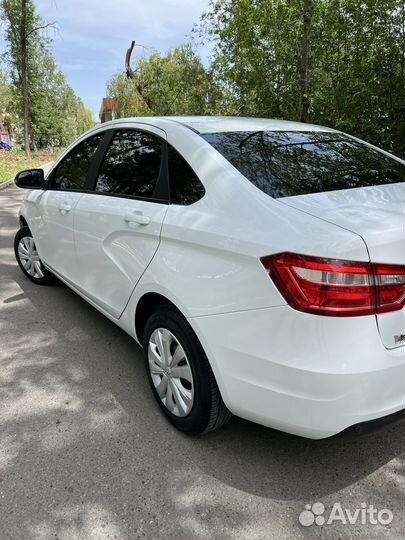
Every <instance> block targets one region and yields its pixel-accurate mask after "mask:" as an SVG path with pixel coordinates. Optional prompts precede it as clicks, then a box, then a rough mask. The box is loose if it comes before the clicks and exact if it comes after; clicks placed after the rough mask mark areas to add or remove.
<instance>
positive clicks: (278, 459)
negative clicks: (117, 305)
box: [0, 188, 405, 540]
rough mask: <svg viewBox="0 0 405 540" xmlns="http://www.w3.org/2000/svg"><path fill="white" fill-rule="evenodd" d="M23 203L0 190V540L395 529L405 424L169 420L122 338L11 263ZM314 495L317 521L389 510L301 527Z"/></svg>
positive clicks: (401, 498)
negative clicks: (300, 431) (296, 425)
mask: <svg viewBox="0 0 405 540" xmlns="http://www.w3.org/2000/svg"><path fill="white" fill-rule="evenodd" d="M20 200H21V193H20V192H19V191H18V190H17V189H15V188H7V189H5V190H3V191H0V540H10V539H12V540H31V539H35V540H51V539H52V540H56V539H59V540H60V539H63V540H80V539H83V540H93V539H94V540H104V539H117V540H119V539H125V540H135V539H137V538H147V539H151V540H152V539H153V540H160V539H165V540H172V539H173V540H174V539H176V540H177V539H178V540H182V539H184V540H190V539H196V540H200V539H201V540H212V539H218V540H231V539H232V540H233V539H239V538H240V539H243V540H253V539H254V540H258V539H266V540H267V539H274V540H284V539H288V540H290V539H291V540H295V539H299V538H310V539H314V538H323V539H333V540H336V539H339V538H342V539H343V538H344V539H346V538H361V539H363V538H364V539H365V540H370V539H378V540H381V539H384V538H387V539H395V540H396V539H400V538H401V539H402V538H404V537H405V510H404V508H405V481H404V474H405V446H404V443H405V423H403V424H398V425H396V426H391V427H386V428H384V429H383V430H381V431H379V432H378V433H374V434H368V435H364V436H359V437H355V438H352V437H347V436H338V437H335V438H332V439H329V440H324V441H318V442H317V441H310V440H305V439H301V438H298V437H293V436H289V435H286V434H282V433H279V432H277V431H273V430H270V429H266V428H264V427H260V426H257V425H255V424H252V423H249V422H245V421H242V420H239V419H236V418H235V419H232V420H231V422H230V423H229V424H228V425H227V426H226V427H225V428H223V429H222V430H220V431H218V432H215V433H212V434H210V435H207V436H205V437H197V438H189V437H187V436H184V435H182V434H180V433H178V432H176V431H175V430H174V429H173V428H172V427H171V426H170V425H169V424H168V423H167V422H166V420H165V419H164V418H163V417H162V415H161V413H160V412H159V410H158V407H157V405H156V404H155V403H154V400H153V398H152V395H151V393H150V391H149V388H148V383H147V379H146V375H145V373H144V366H143V361H142V355H141V351H140V349H139V347H138V346H137V345H136V344H135V342H134V341H132V340H131V338H130V337H129V336H127V335H126V334H125V333H123V332H122V331H121V330H119V329H118V328H117V327H116V326H114V325H113V324H112V323H111V322H109V321H108V320H107V319H106V318H104V317H103V316H102V315H100V314H99V313H98V312H97V311H96V310H94V309H93V308H92V307H90V306H89V305H88V304H87V303H86V302H85V301H84V300H82V299H81V298H79V297H78V296H77V295H76V294H75V293H73V292H71V291H70V290H69V289H68V288H67V287H65V286H62V285H61V286H54V287H40V286H36V285H34V284H33V283H31V282H30V281H29V280H28V279H26V278H25V276H24V275H23V274H22V272H21V271H20V270H19V268H18V267H17V265H16V263H15V260H14V255H13V250H12V242H13V237H14V234H15V231H16V228H17V220H16V215H17V210H18V206H19V202H20ZM297 346H299V344H297ZM404 391H405V382H404ZM314 502H322V503H323V504H324V505H325V507H326V512H325V513H324V516H326V517H328V515H329V513H330V510H331V508H332V506H333V505H334V504H335V503H340V504H341V505H342V509H343V510H346V509H349V510H350V511H351V512H352V513H353V512H355V510H356V509H357V508H361V506H360V505H361V503H366V504H367V505H371V504H372V505H374V507H376V508H377V509H378V510H382V509H389V510H390V511H391V512H393V521H392V522H391V523H390V524H389V525H382V524H374V525H372V524H370V523H366V524H361V519H360V518H359V519H358V521H357V523H356V524H354V525H350V524H343V523H342V522H341V521H340V522H337V521H334V522H333V523H332V524H329V525H328V524H325V525H312V526H308V527H304V526H302V525H301V524H300V523H299V519H298V518H299V515H300V513H301V512H302V511H303V510H304V508H305V504H307V503H314ZM307 517H308V516H307ZM383 517H385V518H386V517H387V516H386V515H385V516H383Z"/></svg>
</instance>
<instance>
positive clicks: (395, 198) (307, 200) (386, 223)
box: [278, 183, 405, 348]
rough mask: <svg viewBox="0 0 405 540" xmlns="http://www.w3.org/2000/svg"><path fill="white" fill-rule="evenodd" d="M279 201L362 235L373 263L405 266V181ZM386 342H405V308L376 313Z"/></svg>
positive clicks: (390, 344)
mask: <svg viewBox="0 0 405 540" xmlns="http://www.w3.org/2000/svg"><path fill="white" fill-rule="evenodd" d="M278 201H279V202H281V203H283V204H287V205H289V206H292V207H294V208H297V209H299V210H301V211H303V212H306V213H308V214H310V215H313V216H316V217H319V218H321V219H324V220H326V221H328V222H330V223H333V224H335V225H338V226H340V227H343V228H345V229H347V230H350V231H352V232H354V233H356V234H358V235H360V236H361V237H362V238H363V240H364V242H365V244H366V246H367V249H368V252H369V255H370V261H371V262H374V263H385V264H399V265H405V183H398V184H389V185H380V186H369V187H364V188H354V189H344V190H340V191H330V192H322V193H312V194H307V195H299V196H293V197H284V198H281V199H278ZM377 324H378V328H379V332H380V335H381V339H382V341H383V344H384V345H385V347H387V348H395V347H399V346H403V345H405V309H402V310H401V311H394V312H390V313H384V314H379V315H377Z"/></svg>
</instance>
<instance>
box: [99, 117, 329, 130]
mask: <svg viewBox="0 0 405 540" xmlns="http://www.w3.org/2000/svg"><path fill="white" fill-rule="evenodd" d="M132 122H135V123H142V124H148V125H151V126H155V127H157V128H160V129H165V127H166V128H167V127H168V126H169V125H171V126H172V127H174V126H176V124H177V126H178V127H179V128H181V127H182V128H183V129H184V128H185V127H186V128H188V129H190V130H192V131H194V132H195V133H201V134H203V133H220V132H225V131H228V132H232V131H324V132H336V130H334V129H330V128H327V127H323V126H317V125H315V124H305V123H303V122H292V121H289V120H277V119H273V120H272V119H268V118H247V117H237V116H147V117H131V118H121V119H117V120H112V121H110V122H106V123H105V124H101V125H98V128H100V127H103V128H109V127H114V125H117V124H125V123H132Z"/></svg>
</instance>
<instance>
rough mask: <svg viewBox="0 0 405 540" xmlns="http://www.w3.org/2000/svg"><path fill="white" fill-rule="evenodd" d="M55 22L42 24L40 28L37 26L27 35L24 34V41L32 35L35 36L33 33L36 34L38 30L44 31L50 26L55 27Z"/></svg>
mask: <svg viewBox="0 0 405 540" xmlns="http://www.w3.org/2000/svg"><path fill="white" fill-rule="evenodd" d="M55 24H56V21H53V22H50V23H46V24H43V25H42V26H37V27H36V28H33V29H32V30H30V31H29V32H28V34H25V39H27V38H29V36H31V35H32V34H35V32H38V31H39V30H45V28H49V27H50V26H55Z"/></svg>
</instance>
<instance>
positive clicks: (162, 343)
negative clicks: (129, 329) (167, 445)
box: [143, 307, 231, 435]
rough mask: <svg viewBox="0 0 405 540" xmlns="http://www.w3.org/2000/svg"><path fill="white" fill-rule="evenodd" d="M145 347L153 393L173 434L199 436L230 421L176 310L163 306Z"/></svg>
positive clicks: (152, 319)
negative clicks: (173, 428) (179, 432)
mask: <svg viewBox="0 0 405 540" xmlns="http://www.w3.org/2000/svg"><path fill="white" fill-rule="evenodd" d="M143 348H144V354H145V363H146V371H147V374H148V378H149V382H150V385H151V388H152V391H153V394H154V396H155V398H156V400H157V402H158V404H159V406H160V408H161V409H162V411H163V412H164V414H165V415H166V417H167V418H168V419H169V420H170V422H171V423H172V424H173V425H174V426H176V427H177V429H179V430H180V431H183V432H185V433H188V434H190V435H197V434H201V433H207V432H209V431H212V430H214V429H217V428H219V427H220V426H222V425H223V424H225V423H226V422H227V421H228V420H229V418H230V416H231V413H230V412H229V411H228V409H227V408H226V406H225V404H224V402H223V401H222V398H221V395H220V392H219V389H218V386H217V383H216V381H215V377H214V374H213V372H212V369H211V366H210V364H209V362H208V359H207V357H206V355H205V353H204V350H203V348H202V346H201V344H200V342H199V340H198V338H197V336H196V335H195V333H194V331H193V330H192V328H191V326H190V325H189V324H188V322H187V321H186V320H185V319H184V318H183V317H182V316H181V315H180V314H179V313H178V312H177V311H175V310H174V309H171V308H170V307H161V308H158V309H157V310H156V311H155V312H154V313H153V314H152V315H151V317H150V318H149V320H148V322H147V323H146V327H145V332H144V339H143Z"/></svg>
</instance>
